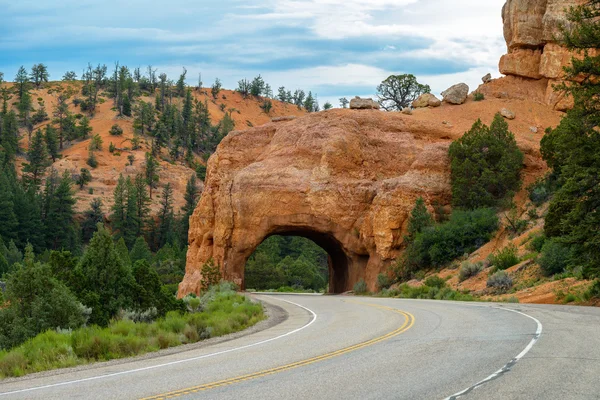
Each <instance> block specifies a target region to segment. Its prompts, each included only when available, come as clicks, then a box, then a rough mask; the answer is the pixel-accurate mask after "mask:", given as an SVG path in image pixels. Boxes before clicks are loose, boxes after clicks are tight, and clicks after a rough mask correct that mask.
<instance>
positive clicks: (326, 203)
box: [179, 110, 451, 296]
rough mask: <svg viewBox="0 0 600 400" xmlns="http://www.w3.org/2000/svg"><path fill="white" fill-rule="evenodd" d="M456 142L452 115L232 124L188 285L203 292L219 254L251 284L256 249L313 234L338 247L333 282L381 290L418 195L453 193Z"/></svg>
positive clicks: (437, 199) (329, 115)
mask: <svg viewBox="0 0 600 400" xmlns="http://www.w3.org/2000/svg"><path fill="white" fill-rule="evenodd" d="M450 142H451V138H450V137H449V136H448V132H447V128H446V127H445V126H444V125H442V124H439V123H435V124H434V123H427V122H423V121H420V122H419V121H416V122H414V121H413V120H412V118H411V117H407V116H404V115H402V114H400V113H381V112H377V111H352V110H331V111H327V112H323V113H315V114H311V115H310V116H308V117H305V118H299V119H296V120H293V121H289V122H279V123H270V124H267V125H264V126H261V127H257V128H253V129H250V130H246V131H242V132H232V133H230V134H229V135H228V136H227V137H226V138H225V139H224V140H223V142H222V143H221V144H220V145H219V148H218V150H217V152H216V153H215V154H214V155H213V156H212V157H211V158H210V160H209V163H208V172H207V178H206V181H205V189H204V192H203V194H202V199H201V201H200V203H199V205H198V206H197V208H196V210H195V212H194V215H193V216H192V218H191V220H190V227H191V228H190V233H189V251H188V258H187V266H186V275H185V278H184V280H183V282H182V283H181V284H180V286H179V295H180V296H184V295H185V294H188V293H192V292H195V293H198V291H199V282H200V278H201V269H202V265H203V264H204V263H205V262H207V261H208V260H209V259H211V258H212V259H213V260H214V261H215V262H216V263H217V264H218V265H219V266H220V268H221V271H222V273H223V277H224V278H225V279H228V280H232V281H234V282H236V283H237V284H239V285H240V286H241V287H244V267H245V264H246V261H247V259H248V257H249V256H250V255H251V254H252V253H253V252H254V250H255V249H256V247H257V246H258V245H259V244H260V243H262V242H263V241H264V240H265V239H266V238H267V237H269V236H270V235H274V234H279V235H295V236H304V237H307V238H309V239H311V240H313V241H314V242H315V243H317V244H318V245H320V246H321V247H322V248H323V249H325V250H326V251H327V252H328V253H329V256H330V257H329V258H330V276H331V277H330V285H329V288H330V291H331V292H335V293H340V292H344V291H347V290H352V287H353V285H354V284H355V283H356V282H357V281H358V280H360V279H365V281H366V282H367V284H368V285H369V288H370V289H371V290H374V289H375V287H374V286H375V282H376V277H377V274H379V273H381V272H386V268H387V266H388V265H389V264H390V263H391V262H392V260H394V259H395V258H396V257H397V256H398V255H399V253H400V248H401V244H402V242H403V235H404V234H405V232H406V226H407V224H408V216H409V213H410V211H411V209H412V208H413V206H414V203H415V200H416V199H417V198H418V197H420V196H422V197H423V198H424V199H425V200H426V202H427V204H429V205H432V204H436V203H437V204H440V206H442V207H443V206H445V205H447V204H448V203H449V201H450V184H449V167H448V157H447V150H448V146H449V144H450ZM430 207H431V206H430ZM431 211H432V212H433V211H434V210H433V207H431Z"/></svg>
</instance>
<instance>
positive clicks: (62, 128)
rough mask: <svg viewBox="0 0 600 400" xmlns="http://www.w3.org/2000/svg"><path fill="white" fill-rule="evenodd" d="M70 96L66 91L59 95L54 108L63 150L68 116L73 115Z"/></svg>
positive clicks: (60, 144) (60, 146)
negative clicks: (70, 108) (69, 101)
mask: <svg viewBox="0 0 600 400" xmlns="http://www.w3.org/2000/svg"><path fill="white" fill-rule="evenodd" d="M68 100H69V96H68V94H66V93H61V94H59V95H58V98H57V102H56V108H55V109H54V118H55V119H54V122H55V123H57V124H58V141H59V148H60V149H61V150H62V148H63V142H64V141H65V139H66V137H67V118H68V117H69V116H70V115H71V112H70V111H69V104H68Z"/></svg>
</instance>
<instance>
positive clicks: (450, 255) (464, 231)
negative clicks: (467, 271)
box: [402, 208, 498, 278]
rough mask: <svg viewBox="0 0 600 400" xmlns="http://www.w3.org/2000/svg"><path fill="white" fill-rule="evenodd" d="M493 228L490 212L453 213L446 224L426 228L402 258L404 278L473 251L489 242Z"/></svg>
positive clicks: (495, 226)
mask: <svg viewBox="0 0 600 400" xmlns="http://www.w3.org/2000/svg"><path fill="white" fill-rule="evenodd" d="M496 229H498V217H497V216H496V213H495V212H494V210H493V209H489V208H485V209H478V210H473V211H460V210H458V211H455V212H453V213H452V216H451V217H450V220H449V221H448V222H446V223H444V224H440V225H437V226H435V227H432V228H427V229H425V230H423V232H421V233H419V234H418V235H417V236H416V237H415V240H414V242H413V243H411V245H410V246H409V247H408V249H407V251H406V253H405V256H404V257H405V258H404V260H403V266H402V269H403V272H402V273H403V275H404V278H408V277H409V276H410V275H412V274H413V273H415V272H416V271H418V270H419V269H423V268H426V267H430V266H435V267H438V266H443V265H445V264H447V263H448V262H450V261H452V260H454V259H456V258H458V257H461V256H463V255H464V254H469V253H471V252H473V251H475V250H476V249H478V248H479V247H481V246H483V245H484V244H485V243H487V242H488V241H489V240H490V238H491V237H492V233H493V232H494V231H496Z"/></svg>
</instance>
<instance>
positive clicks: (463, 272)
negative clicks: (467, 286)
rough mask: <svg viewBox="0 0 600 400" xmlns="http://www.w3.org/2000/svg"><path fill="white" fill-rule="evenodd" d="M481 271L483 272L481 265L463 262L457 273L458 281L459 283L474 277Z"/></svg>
mask: <svg viewBox="0 0 600 400" xmlns="http://www.w3.org/2000/svg"><path fill="white" fill-rule="evenodd" d="M481 271H483V263H481V262H477V263H470V262H465V263H463V264H462V265H461V267H460V271H459V272H458V280H459V281H460V282H463V281H466V280H467V279H469V278H471V277H473V276H476V275H477V274H478V273H480V272H481Z"/></svg>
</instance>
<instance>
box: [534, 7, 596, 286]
mask: <svg viewBox="0 0 600 400" xmlns="http://www.w3.org/2000/svg"><path fill="white" fill-rule="evenodd" d="M599 17H600V0H588V1H585V2H583V3H582V4H581V5H578V6H576V7H573V8H571V9H570V10H569V12H568V14H567V19H568V21H569V24H567V27H570V28H563V32H562V33H563V44H564V45H565V46H566V47H567V48H568V49H569V50H571V51H573V52H575V53H577V54H578V56H579V57H574V58H573V59H572V65H571V66H570V67H569V68H566V69H565V72H566V80H567V81H569V83H568V84H563V85H561V86H560V87H558V88H557V89H559V90H561V91H564V92H566V93H568V94H570V95H571V96H572V97H573V100H574V106H573V108H572V109H571V110H570V111H568V112H567V115H566V116H565V117H564V118H563V119H562V120H561V123H560V125H559V126H558V127H557V128H556V129H554V130H552V131H550V132H549V133H548V134H546V136H544V138H543V139H542V148H541V150H542V155H543V156H544V159H545V160H546V162H547V163H548V165H549V166H550V167H551V168H552V169H553V172H554V178H555V179H556V180H557V182H558V184H559V186H560V188H559V189H558V191H557V193H556V194H555V196H554V198H553V199H552V201H551V204H550V208H549V211H548V214H547V216H546V219H545V227H544V229H545V233H546V235H547V236H550V237H554V238H556V239H555V241H556V242H558V243H560V244H562V245H566V246H567V247H569V248H570V249H568V250H569V251H570V254H572V257H571V259H570V262H569V264H570V265H569V267H579V268H582V269H583V275H584V276H585V277H586V278H593V277H600V253H599V252H598V244H599V243H600V234H599V232H598V226H599V225H600V217H599V216H598V212H597V208H598V203H599V202H600V190H599V187H600V181H599V176H600V158H599V154H600V134H599V133H598V126H599V125H600V100H599V98H598V97H599V95H600V81H599V77H600V55H599V53H598V49H600V22H599V20H598V18H599Z"/></svg>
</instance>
